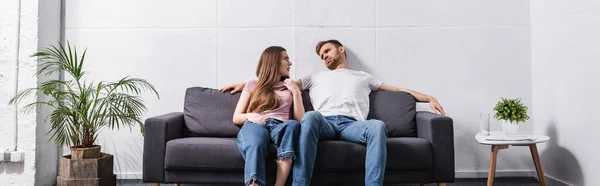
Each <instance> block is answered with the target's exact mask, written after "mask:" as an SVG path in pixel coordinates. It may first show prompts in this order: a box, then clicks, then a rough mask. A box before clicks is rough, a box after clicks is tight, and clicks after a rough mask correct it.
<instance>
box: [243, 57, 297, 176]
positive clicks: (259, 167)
mask: <svg viewBox="0 0 600 186" xmlns="http://www.w3.org/2000/svg"><path fill="white" fill-rule="evenodd" d="M289 59H290V58H289V57H288V55H287V52H286V50H285V49H284V48H282V47H279V46H271V47H269V48H267V49H265V50H264V51H263V53H262V55H261V56H260V60H259V61H258V66H257V67H256V76H257V77H258V79H257V80H250V81H248V83H246V86H245V87H244V89H243V90H242V95H241V96H240V99H239V101H238V104H237V106H236V108H235V113H234V115H233V123H235V124H236V125H242V128H241V129H240V132H239V133H238V138H237V144H238V148H239V149H240V152H241V154H242V157H243V158H244V160H245V161H246V165H245V168H244V184H245V185H253V186H254V185H260V186H264V185H266V183H265V166H266V162H265V160H266V159H267V154H268V153H267V149H268V147H269V143H270V142H271V141H272V142H273V143H275V144H276V145H277V146H278V148H277V160H276V162H277V177H276V181H275V185H276V186H283V185H285V182H286V179H287V177H288V175H289V172H290V169H291V167H292V160H293V159H294V158H295V157H296V156H295V154H296V149H297V147H296V145H297V143H298V142H297V141H298V136H299V134H300V123H298V121H300V119H301V118H302V116H304V106H303V104H302V92H300V89H299V88H298V86H297V85H296V84H295V83H294V82H293V81H291V80H290V79H287V78H288V77H289V74H290V67H291V65H292V63H291V62H290V60H289ZM292 108H293V116H294V118H292V119H290V110H291V109H292ZM294 119H295V120H294Z"/></svg>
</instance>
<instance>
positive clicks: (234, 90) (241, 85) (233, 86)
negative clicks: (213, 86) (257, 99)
mask: <svg viewBox="0 0 600 186" xmlns="http://www.w3.org/2000/svg"><path fill="white" fill-rule="evenodd" d="M244 86H246V84H245V83H234V84H230V85H227V86H224V87H223V88H221V89H219V91H221V92H226V91H228V90H231V94H235V93H237V92H241V91H242V90H243V89H244Z"/></svg>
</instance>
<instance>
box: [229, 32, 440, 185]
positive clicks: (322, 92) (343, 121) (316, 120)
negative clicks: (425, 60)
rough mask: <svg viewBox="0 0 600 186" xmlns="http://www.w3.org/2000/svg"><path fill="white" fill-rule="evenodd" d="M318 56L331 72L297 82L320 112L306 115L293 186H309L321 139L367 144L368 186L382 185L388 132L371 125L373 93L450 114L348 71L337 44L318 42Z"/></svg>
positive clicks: (421, 96)
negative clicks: (385, 93) (392, 93)
mask: <svg viewBox="0 0 600 186" xmlns="http://www.w3.org/2000/svg"><path fill="white" fill-rule="evenodd" d="M316 53H317V55H319V57H320V58H321V60H323V63H324V64H325V66H327V68H328V69H329V70H330V71H325V72H318V73H315V74H313V75H310V76H308V77H305V78H302V79H300V80H295V81H294V82H295V83H296V84H297V85H298V87H300V88H301V89H302V90H304V89H307V90H310V98H311V103H312V105H313V107H314V109H315V111H311V112H307V113H306V114H305V115H304V117H303V118H302V121H301V127H300V142H299V149H298V154H297V158H296V162H294V168H293V169H294V171H293V172H294V175H293V184H292V185H294V186H301V185H310V180H311V177H312V171H313V168H314V162H315V158H316V154H317V145H318V142H319V140H320V139H323V140H332V139H340V140H344V141H349V142H354V143H360V144H366V146H367V155H366V162H365V163H366V165H365V168H366V169H365V170H366V172H365V185H366V186H371V185H383V176H384V172H385V163H386V154H387V145H386V138H387V131H386V129H385V124H384V123H383V122H382V121H379V120H373V119H372V120H366V119H367V115H368V114H369V94H370V93H371V91H373V90H385V91H404V92H408V93H410V94H411V95H413V96H414V97H415V98H416V99H417V100H418V101H421V102H429V106H430V107H431V109H432V110H433V111H434V112H435V113H438V112H440V114H442V115H445V113H444V109H443V108H442V106H441V105H440V104H439V103H438V101H437V100H436V99H435V98H433V97H432V96H428V95H425V94H422V93H419V92H416V91H413V90H409V89H405V88H398V87H394V86H391V85H388V84H386V83H383V82H382V81H381V80H379V79H376V78H375V77H374V76H372V75H371V74H368V73H366V72H363V71H354V70H350V69H348V62H347V59H346V50H345V48H344V46H343V45H342V44H341V43H340V42H339V41H337V40H327V41H321V42H319V43H318V44H317V46H316ZM243 87H244V84H243V83H240V84H233V85H228V86H225V87H223V88H222V89H221V91H226V90H229V89H233V91H232V93H235V92H238V91H240V90H241V89H242V88H243Z"/></svg>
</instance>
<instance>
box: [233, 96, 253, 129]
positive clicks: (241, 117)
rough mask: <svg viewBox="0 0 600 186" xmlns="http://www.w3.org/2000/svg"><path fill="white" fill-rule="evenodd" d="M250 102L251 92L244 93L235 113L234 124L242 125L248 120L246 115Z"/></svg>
mask: <svg viewBox="0 0 600 186" xmlns="http://www.w3.org/2000/svg"><path fill="white" fill-rule="evenodd" d="M249 100H250V92H248V91H242V95H241V96H240V100H239V101H238V103H237V106H235V112H233V123H234V124H236V125H242V124H244V122H245V121H246V120H248V115H247V114H245V110H246V107H247V106H248V101H249Z"/></svg>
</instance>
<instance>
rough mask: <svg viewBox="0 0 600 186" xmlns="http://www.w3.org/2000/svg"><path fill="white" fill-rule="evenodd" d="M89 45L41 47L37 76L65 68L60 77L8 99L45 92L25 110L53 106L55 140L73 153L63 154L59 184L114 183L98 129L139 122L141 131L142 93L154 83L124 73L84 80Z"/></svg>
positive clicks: (20, 98) (143, 106) (57, 71)
mask: <svg viewBox="0 0 600 186" xmlns="http://www.w3.org/2000/svg"><path fill="white" fill-rule="evenodd" d="M86 52H87V49H86V50H85V51H84V52H83V54H81V56H80V55H79V54H78V53H77V49H76V48H75V47H71V45H70V44H67V46H66V48H65V46H64V45H63V44H62V43H59V46H58V47H56V46H50V47H47V48H44V49H42V50H40V51H38V52H36V53H35V54H33V55H32V57H37V58H38V64H39V66H38V70H37V72H36V73H35V75H36V76H40V75H42V74H43V75H51V74H53V73H59V72H61V71H62V72H63V73H64V74H65V75H66V76H65V78H64V79H59V80H48V81H45V82H42V83H41V84H39V85H38V87H35V88H29V89H25V90H22V91H20V92H19V93H18V94H16V95H15V96H14V97H12V98H11V100H10V102H9V104H11V105H12V104H17V103H19V102H21V101H22V100H23V99H24V98H26V97H28V96H31V95H33V96H37V95H38V94H43V95H45V96H47V97H48V101H42V102H40V101H37V102H32V103H28V104H26V105H25V106H24V107H23V109H24V111H25V112H26V113H27V112H31V111H35V110H36V109H35V108H36V107H38V106H48V107H51V108H52V110H53V111H52V113H51V114H50V115H49V116H48V117H49V118H50V123H51V124H52V128H51V130H50V131H48V133H47V135H50V134H51V135H52V136H51V137H50V140H53V141H54V142H55V143H56V144H58V145H62V146H64V145H67V146H68V147H70V149H71V155H66V156H63V157H61V160H60V170H59V176H58V185H115V184H116V180H115V179H116V177H115V175H114V174H113V170H112V168H113V166H112V165H113V159H112V155H110V154H106V153H101V152H100V146H99V145H98V144H96V139H97V137H98V134H99V133H100V131H101V130H102V129H105V128H108V129H111V130H112V129H115V128H117V129H119V128H121V127H129V128H130V129H131V127H133V126H136V125H138V126H139V127H140V128H141V133H142V134H143V131H144V125H143V122H142V116H143V113H144V112H145V111H146V107H145V105H144V101H143V100H142V99H141V96H140V95H141V93H143V92H145V91H151V92H152V93H154V94H156V96H157V98H158V97H159V95H158V92H157V91H156V89H155V87H154V86H153V85H152V84H150V83H149V82H148V81H146V80H144V79H139V78H132V77H129V76H127V77H124V78H122V79H119V80H118V81H115V82H105V81H99V82H87V81H86V80H85V79H84V76H85V74H86V72H85V71H84V70H83V65H84V59H85V55H86Z"/></svg>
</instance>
